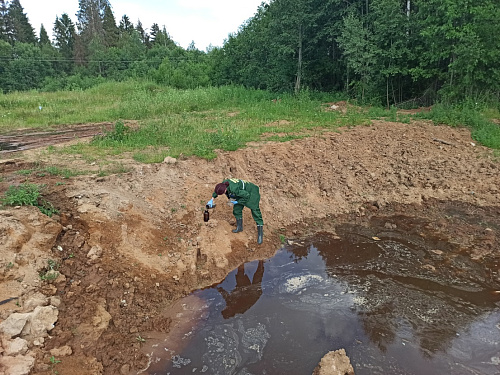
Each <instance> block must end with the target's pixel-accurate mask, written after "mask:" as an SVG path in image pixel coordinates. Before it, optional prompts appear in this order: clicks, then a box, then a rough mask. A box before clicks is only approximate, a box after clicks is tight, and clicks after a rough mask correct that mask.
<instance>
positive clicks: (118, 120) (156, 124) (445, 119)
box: [0, 81, 500, 163]
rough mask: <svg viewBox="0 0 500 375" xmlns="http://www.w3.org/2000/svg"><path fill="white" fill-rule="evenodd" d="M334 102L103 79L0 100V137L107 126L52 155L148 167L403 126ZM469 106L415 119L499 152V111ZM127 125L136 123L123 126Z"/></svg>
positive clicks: (383, 114) (392, 115) (374, 111)
mask: <svg viewBox="0 0 500 375" xmlns="http://www.w3.org/2000/svg"><path fill="white" fill-rule="evenodd" d="M340 99H341V98H340V97H338V96H335V95H326V94H321V95H318V94H312V93H310V92H304V93H302V94H301V95H299V96H292V95H281V96H279V97H277V96H276V95H275V94H272V93H269V92H266V91H258V90H247V89H244V88H241V87H222V88H203V89H197V90H176V89H172V88H169V87H164V86H159V85H156V84H153V83H150V82H138V81H128V82H121V83H116V82H108V83H105V84H102V85H100V86H96V87H94V88H91V89H89V90H86V91H68V92H56V93H39V92H24V93H12V94H6V95H0V134H6V133H9V132H12V131H14V130H17V129H30V130H47V129H54V128H59V127H64V126H65V125H71V124H82V123H100V122H111V123H113V124H115V125H114V129H113V130H112V131H109V132H107V133H105V134H104V135H103V136H100V137H98V138H95V139H94V140H93V141H92V142H91V143H87V142H81V143H78V144H76V145H73V146H69V147H66V148H64V149H62V150H59V151H57V152H65V153H73V154H81V155H83V156H84V157H87V158H89V159H92V158H95V157H105V156H108V157H109V156H111V157H113V156H117V155H120V154H123V153H127V154H132V155H133V158H134V159H135V160H137V161H140V162H144V163H151V162H159V161H162V160H163V159H164V158H165V157H166V156H172V157H178V156H179V155H181V154H182V155H184V156H190V155H196V156H199V157H202V158H208V159H210V158H213V157H215V155H216V154H215V152H214V150H217V149H221V150H236V149H238V148H241V147H244V146H245V144H246V143H247V142H250V141H258V140H261V139H263V137H264V138H265V139H267V140H275V141H286V140H290V139H293V138H300V137H306V136H310V135H318V134H321V132H323V131H325V130H329V131H331V130H335V129H336V128H338V127H343V126H357V125H367V124H369V123H370V120H371V119H380V118H384V119H387V120H390V121H402V122H409V117H408V115H400V114H398V113H397V111H396V109H391V110H385V109H382V108H373V107H372V108H359V107H352V108H355V109H351V108H350V109H349V110H348V111H347V113H346V114H343V113H342V112H339V111H333V110H329V105H328V104H327V103H332V102H336V101H338V100H340ZM475 106H476V107H474V106H472V108H471V107H470V106H469V105H466V104H464V105H461V106H456V107H453V108H451V107H443V106H439V105H437V106H435V107H434V108H433V110H432V111H430V112H427V113H421V114H418V115H416V116H419V117H422V118H427V119H431V120H433V121H435V122H436V123H440V124H448V125H450V126H467V127H469V128H471V130H472V134H473V137H474V138H475V139H476V140H477V141H478V142H480V143H482V144H484V145H486V146H488V147H491V148H495V149H500V127H499V126H498V125H496V124H494V123H492V122H491V121H489V120H488V118H499V117H500V116H499V114H498V110H488V109H481V108H477V104H476V105H475ZM416 116H414V117H416ZM129 120H134V121H136V122H137V124H138V126H137V127H134V128H130V127H128V126H126V125H125V124H126V123H127V121H129Z"/></svg>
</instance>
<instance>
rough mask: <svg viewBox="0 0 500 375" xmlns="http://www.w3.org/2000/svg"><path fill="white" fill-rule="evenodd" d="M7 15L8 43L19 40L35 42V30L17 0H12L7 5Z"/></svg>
mask: <svg viewBox="0 0 500 375" xmlns="http://www.w3.org/2000/svg"><path fill="white" fill-rule="evenodd" d="M7 17H8V19H9V22H10V28H11V30H8V32H7V33H8V38H9V41H10V43H15V42H21V43H31V44H35V43H36V42H37V39H36V36H35V30H34V29H33V26H31V24H30V22H29V20H28V17H27V16H26V13H24V8H23V7H22V5H21V3H20V2H19V0H12V2H11V3H10V5H9V7H8V12H7Z"/></svg>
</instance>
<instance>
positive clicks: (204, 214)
mask: <svg viewBox="0 0 500 375" xmlns="http://www.w3.org/2000/svg"><path fill="white" fill-rule="evenodd" d="M208 208H209V207H208V204H207V205H206V206H205V212H203V221H204V222H207V221H208V220H209V219H210V212H208Z"/></svg>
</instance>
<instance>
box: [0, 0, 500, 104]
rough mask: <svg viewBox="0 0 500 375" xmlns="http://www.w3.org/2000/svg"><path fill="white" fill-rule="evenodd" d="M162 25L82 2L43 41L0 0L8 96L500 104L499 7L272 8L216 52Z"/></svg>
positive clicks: (416, 0)
mask: <svg viewBox="0 0 500 375" xmlns="http://www.w3.org/2000/svg"><path fill="white" fill-rule="evenodd" d="M159 22H161V20H159ZM158 25H159V24H158V23H155V24H153V25H151V26H150V27H149V28H145V27H144V25H142V23H141V21H140V20H138V21H137V23H135V24H133V23H132V22H131V20H130V17H129V16H128V15H122V17H121V18H120V20H119V22H117V21H116V18H115V15H114V14H113V11H112V5H111V3H110V1H109V0H79V11H78V12H77V14H76V19H75V20H73V19H72V18H71V17H70V15H68V14H62V16H60V17H55V20H54V23H53V25H52V29H51V30H47V29H45V27H44V26H43V25H42V27H41V29H40V31H39V33H38V35H39V36H37V34H36V33H35V31H34V29H33V27H32V26H31V24H30V22H29V19H28V18H27V16H26V14H25V13H24V9H23V7H22V5H21V2H20V0H12V1H10V2H9V1H7V0H0V90H1V91H2V92H3V93H9V92H13V91H26V90H37V91H58V90H85V89H88V88H90V87H93V86H96V85H98V84H101V83H103V82H106V81H125V80H131V79H132V80H144V79H146V80H150V81H153V82H154V83H156V84H160V85H166V86H169V87H173V88H178V89H193V88H200V87H219V86H225V85H238V86H243V87H245V88H248V89H259V90H266V91H269V92H274V93H295V94H297V93H299V92H302V91H304V90H307V91H311V92H322V93H342V94H343V95H345V96H346V97H350V98H355V99H357V100H358V101H359V102H360V103H363V104H373V105H381V106H386V107H390V106H393V105H398V106H404V105H408V106H428V105H432V104H434V103H436V102H437V101H441V102H448V103H457V102H463V101H464V100H469V101H472V102H474V103H488V104H489V105H493V106H497V103H498V102H499V95H500V65H499V64H498V61H500V32H499V30H500V7H498V4H497V1H496V0H475V1H471V0H351V1H345V0H286V1H284V0H274V1H270V3H269V4H265V3H262V4H261V6H260V7H259V8H258V9H257V10H256V13H255V15H254V16H253V17H252V18H250V19H249V20H246V21H245V22H244V23H243V24H242V25H241V27H240V29H239V30H238V32H237V33H235V34H230V35H228V38H227V39H226V40H225V43H224V45H223V46H222V47H209V48H207V50H206V51H200V50H198V49H197V48H196V46H195V45H194V43H193V44H191V45H190V46H189V47H188V48H187V49H183V48H182V47H180V46H179V45H178V44H177V43H176V42H175V41H174V40H172V39H171V38H170V36H169V34H168V33H167V31H166V29H165V27H163V28H160V27H159V26H158ZM145 30H149V32H146V31H145ZM49 32H50V33H51V36H49Z"/></svg>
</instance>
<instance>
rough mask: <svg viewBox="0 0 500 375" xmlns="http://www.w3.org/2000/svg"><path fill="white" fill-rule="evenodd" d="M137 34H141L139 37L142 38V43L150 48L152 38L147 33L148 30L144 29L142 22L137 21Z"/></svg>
mask: <svg viewBox="0 0 500 375" xmlns="http://www.w3.org/2000/svg"><path fill="white" fill-rule="evenodd" d="M135 29H136V30H137V32H138V33H139V36H140V38H141V41H142V43H144V45H146V46H147V47H148V48H149V47H150V36H149V34H148V33H146V30H144V28H143V27H142V22H141V20H137V25H136V27H135Z"/></svg>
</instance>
